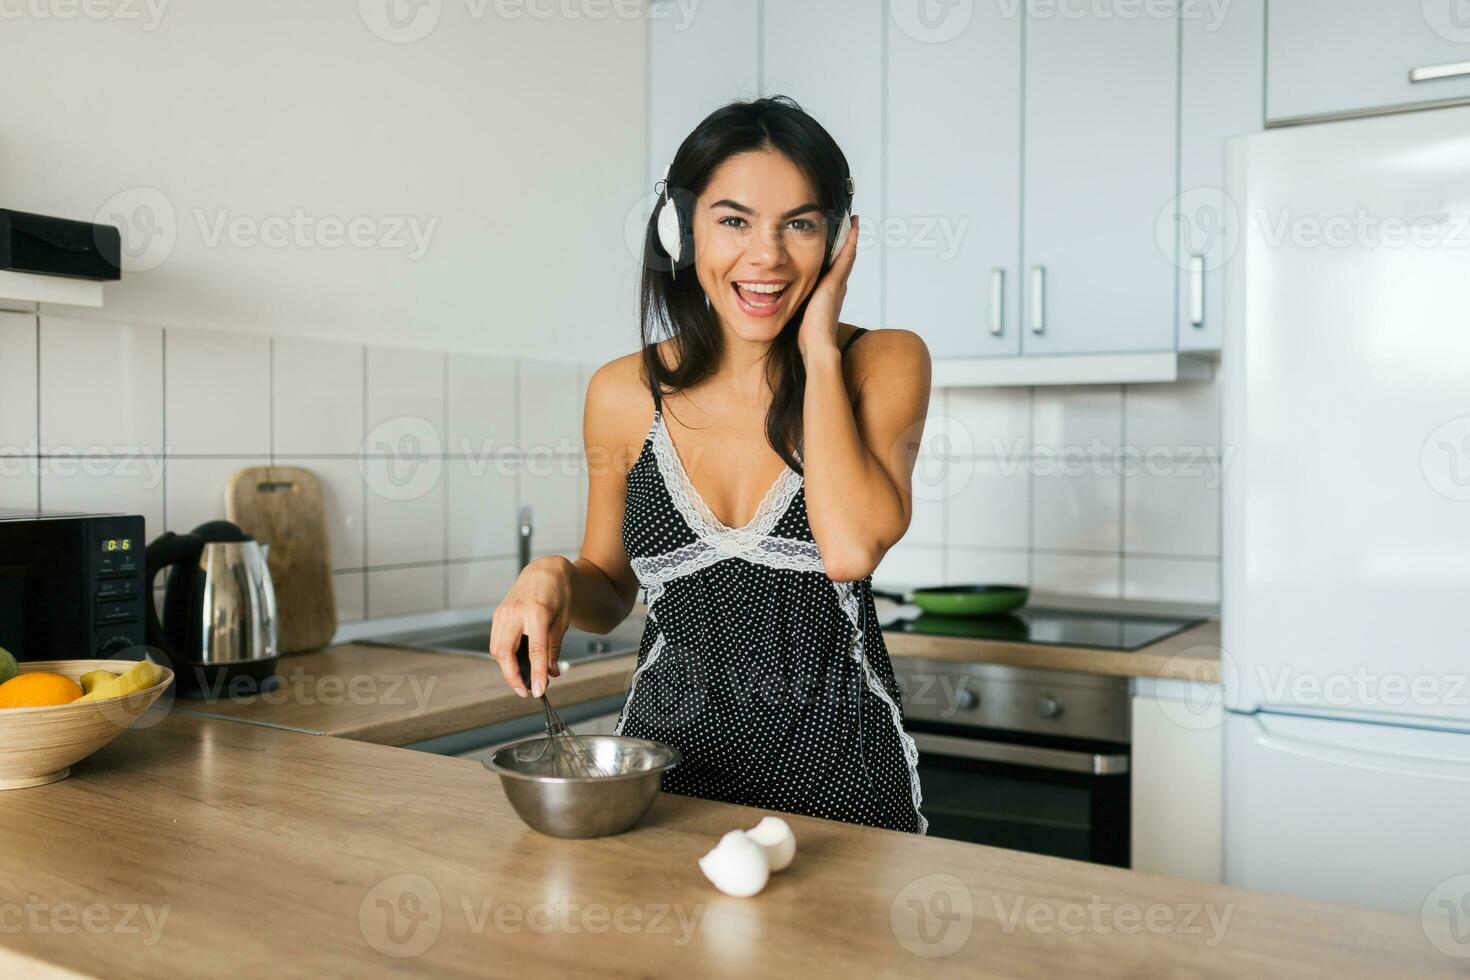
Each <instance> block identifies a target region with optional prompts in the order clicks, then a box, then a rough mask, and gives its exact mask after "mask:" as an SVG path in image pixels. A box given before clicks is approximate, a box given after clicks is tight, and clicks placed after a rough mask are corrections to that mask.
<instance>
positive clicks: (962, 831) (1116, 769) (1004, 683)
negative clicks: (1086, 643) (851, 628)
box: [893, 657, 1130, 867]
mask: <svg viewBox="0 0 1470 980" xmlns="http://www.w3.org/2000/svg"><path fill="white" fill-rule="evenodd" d="M893 667H894V673H895V675H896V676H897V678H898V682H899V686H900V689H901V690H902V693H903V709H904V725H905V729H906V731H907V732H908V733H909V735H911V736H912V737H913V739H914V742H915V744H916V745H917V746H918V749H919V777H920V782H921V783H922V789H923V797H924V799H923V805H922V807H921V809H922V811H923V813H924V816H925V817H927V818H928V820H929V834H930V835H931V836H934V837H945V838H951V839H954V840H963V841H970V842H972V843H976V844H989V845H992V846H995V847H1009V848H1013V849H1016V850H1021V851H1031V852H1033V853H1037V854H1049V855H1053V856H1055V857H1065V858H1073V859H1077V860H1082V861H1092V862H1096V863H1098V864H1109V865H1116V866H1118V867H1127V866H1128V863H1129V853H1128V841H1129V788H1130V787H1129V762H1130V757H1129V746H1128V739H1129V717H1128V709H1129V696H1128V681H1127V679H1126V678H1121V677H1100V676H1095V675H1092V674H1076V673H1066V672H1062V671H1052V670H1033V669H1029V668H1023V667H1011V666H1006V665H1002V664H967V663H951V662H946V661H936V660H920V659H914V658H909V657H894V658H893Z"/></svg>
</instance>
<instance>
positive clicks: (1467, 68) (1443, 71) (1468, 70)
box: [1409, 61, 1470, 82]
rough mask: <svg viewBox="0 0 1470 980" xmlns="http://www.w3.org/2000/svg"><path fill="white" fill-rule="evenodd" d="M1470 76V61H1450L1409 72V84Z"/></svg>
mask: <svg viewBox="0 0 1470 980" xmlns="http://www.w3.org/2000/svg"><path fill="white" fill-rule="evenodd" d="M1461 75H1470V61H1451V62H1447V63H1445V64H1443V65H1425V66H1423V67H1422V68H1414V69H1412V70H1410V72H1409V81H1411V82H1432V81H1434V80H1435V79H1436V78H1458V77H1460V76H1461Z"/></svg>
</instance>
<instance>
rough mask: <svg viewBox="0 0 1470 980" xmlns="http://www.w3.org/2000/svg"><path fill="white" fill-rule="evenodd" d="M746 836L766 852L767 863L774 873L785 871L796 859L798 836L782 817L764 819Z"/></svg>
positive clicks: (748, 831) (747, 832)
mask: <svg viewBox="0 0 1470 980" xmlns="http://www.w3.org/2000/svg"><path fill="white" fill-rule="evenodd" d="M745 834H746V836H747V837H749V838H750V839H751V840H753V841H755V842H756V843H757V844H759V845H760V846H761V850H763V851H765V852H766V862H767V863H768V864H770V866H771V870H772V871H780V870H782V869H784V868H785V867H786V866H787V865H789V864H790V863H791V859H792V858H794V857H796V835H795V834H793V833H792V832H791V826H790V825H789V824H787V823H786V821H785V820H782V819H781V818H780V817H764V818H762V820H761V822H760V823H758V824H756V825H755V826H754V827H752V828H751V829H749V830H747V831H746V832H745Z"/></svg>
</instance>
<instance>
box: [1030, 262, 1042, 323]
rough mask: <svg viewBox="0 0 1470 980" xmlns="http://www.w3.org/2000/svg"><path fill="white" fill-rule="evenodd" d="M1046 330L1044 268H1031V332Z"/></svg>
mask: <svg viewBox="0 0 1470 980" xmlns="http://www.w3.org/2000/svg"><path fill="white" fill-rule="evenodd" d="M1045 329H1046V267H1045V266H1040V265H1033V266H1032V267H1031V332H1032V333H1041V331H1043V330H1045Z"/></svg>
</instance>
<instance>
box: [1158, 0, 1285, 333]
mask: <svg viewBox="0 0 1470 980" xmlns="http://www.w3.org/2000/svg"><path fill="white" fill-rule="evenodd" d="M1199 10H1200V15H1199V16H1184V17H1181V19H1180V33H1179V36H1180V43H1181V45H1182V47H1181V51H1180V59H1179V64H1180V78H1179V188H1180V191H1179V196H1178V197H1177V198H1175V201H1174V204H1175V206H1174V207H1173V208H1172V209H1171V213H1170V214H1168V215H1165V216H1164V219H1165V220H1166V221H1169V222H1172V225H1164V226H1161V227H1162V228H1164V229H1167V230H1172V231H1173V233H1174V235H1175V236H1176V237H1175V255H1176V260H1175V262H1176V265H1177V271H1178V277H1179V287H1178V288H1179V304H1178V331H1177V337H1178V347H1179V349H1180V350H1219V349H1220V343H1221V339H1222V337H1223V336H1224V331H1223V330H1222V329H1221V328H1222V325H1223V322H1224V319H1225V312H1224V302H1223V295H1224V294H1223V290H1222V288H1221V287H1222V285H1223V282H1222V280H1223V276H1222V274H1221V272H1220V269H1221V266H1223V265H1224V264H1225V263H1226V262H1227V261H1229V260H1230V259H1231V257H1232V255H1233V252H1234V245H1235V243H1236V242H1237V241H1238V240H1239V234H1240V220H1241V215H1240V214H1239V212H1238V211H1237V210H1236V208H1235V207H1234V205H1233V204H1231V203H1229V202H1228V201H1227V200H1226V197H1225V190H1224V188H1225V140H1227V139H1229V138H1230V137H1232V136H1241V135H1243V134H1246V133H1254V132H1259V131H1260V130H1261V129H1262V128H1263V127H1264V125H1265V118H1264V113H1265V97H1264V85H1265V79H1264V62H1265V58H1266V0H1234V2H1233V3H1232V4H1231V5H1230V6H1229V7H1228V8H1227V11H1226V13H1225V14H1224V15H1223V16H1221V17H1220V18H1219V19H1218V21H1217V20H1216V19H1215V18H1214V17H1213V16H1211V15H1209V13H1208V8H1199ZM1166 233H1167V232H1166Z"/></svg>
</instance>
